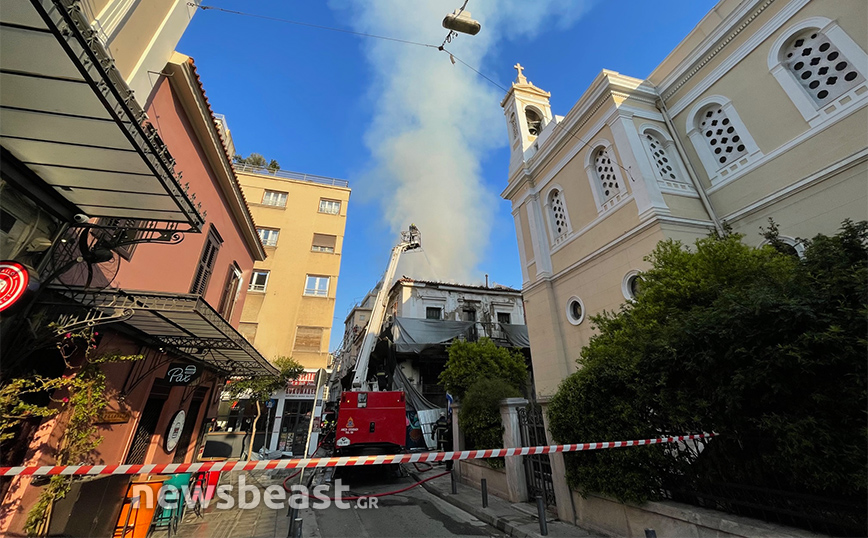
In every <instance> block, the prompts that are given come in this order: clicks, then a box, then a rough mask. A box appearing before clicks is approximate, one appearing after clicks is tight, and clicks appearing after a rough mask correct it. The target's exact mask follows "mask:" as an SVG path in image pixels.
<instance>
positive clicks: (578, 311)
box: [567, 295, 585, 325]
mask: <svg viewBox="0 0 868 538" xmlns="http://www.w3.org/2000/svg"><path fill="white" fill-rule="evenodd" d="M584 319H585V304H584V303H583V302H582V300H581V299H579V298H578V297H576V296H575V295H573V296H572V297H570V298H569V300H567V320H569V322H570V323H572V324H573V325H578V324H579V323H581V322H582V321H583V320H584Z"/></svg>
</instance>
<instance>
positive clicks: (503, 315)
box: [497, 312, 511, 325]
mask: <svg viewBox="0 0 868 538" xmlns="http://www.w3.org/2000/svg"><path fill="white" fill-rule="evenodd" d="M510 318H511V316H510V315H509V312H498V313H497V322H498V323H506V324H507V325H509V324H510V323H511V321H510Z"/></svg>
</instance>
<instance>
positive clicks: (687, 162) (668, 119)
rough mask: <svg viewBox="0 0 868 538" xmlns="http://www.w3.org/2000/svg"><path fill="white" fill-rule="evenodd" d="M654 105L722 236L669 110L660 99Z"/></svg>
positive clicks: (711, 207) (694, 186)
mask: <svg viewBox="0 0 868 538" xmlns="http://www.w3.org/2000/svg"><path fill="white" fill-rule="evenodd" d="M655 105H656V106H657V110H659V111H660V113H661V114H663V121H664V122H666V127H668V128H669V132H670V133H672V140H673V141H675V149H676V150H677V151H678V155H679V156H680V157H681V162H683V163H684V166H685V168H687V175H688V176H690V182H691V183H693V188H694V189H696V192H698V193H699V200H700V201H701V202H702V206H703V207H704V208H705V211H706V212H707V213H708V216H709V217H711V221H712V222H713V223H714V229H715V230H717V233H718V235H721V236H723V226H722V225H721V224H720V219H719V218H717V213H715V212H714V207H713V206H712V205H711V200H709V199H708V195H707V194H705V189H704V188H702V184H701V183H700V182H699V177H698V176H697V175H696V170H695V169H694V168H693V163H692V162H690V159H688V158H687V152H686V151H684V146H683V145H681V138H679V136H678V131H677V130H675V125H674V124H673V123H672V118H671V117H670V116H669V110H667V108H666V104H665V103H664V102H663V100H662V99H658V100H657V102H656V103H655Z"/></svg>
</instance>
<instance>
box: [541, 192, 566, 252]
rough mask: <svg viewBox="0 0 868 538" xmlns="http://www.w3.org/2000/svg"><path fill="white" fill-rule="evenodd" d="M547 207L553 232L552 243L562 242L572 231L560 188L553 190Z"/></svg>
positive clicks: (547, 201)
mask: <svg viewBox="0 0 868 538" xmlns="http://www.w3.org/2000/svg"><path fill="white" fill-rule="evenodd" d="M546 207H548V213H549V222H550V224H551V230H552V239H553V241H552V243H553V244H554V243H558V242H560V241H561V240H562V239H563V238H564V237H566V236H567V234H568V233H569V231H570V224H569V220H568V219H567V208H566V205H565V204H564V197H563V195H562V194H561V190H560V189H559V188H553V189H552V190H551V191H550V192H549V195H548V198H547V199H546Z"/></svg>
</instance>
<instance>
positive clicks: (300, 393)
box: [286, 372, 316, 400]
mask: <svg viewBox="0 0 868 538" xmlns="http://www.w3.org/2000/svg"><path fill="white" fill-rule="evenodd" d="M286 397H287V398H288V399H290V400H312V399H314V398H315V397H316V372H305V373H303V374H301V375H300V376H299V377H298V378H296V379H293V380H291V381H289V383H287V384H286Z"/></svg>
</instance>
